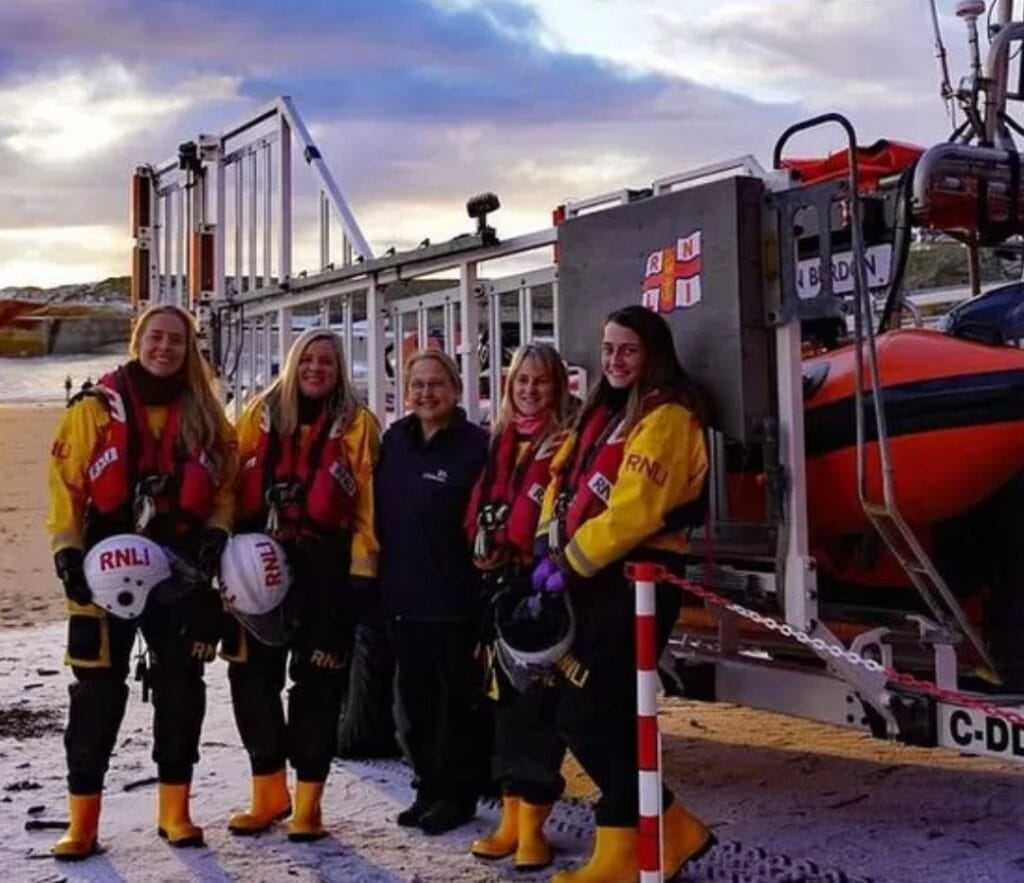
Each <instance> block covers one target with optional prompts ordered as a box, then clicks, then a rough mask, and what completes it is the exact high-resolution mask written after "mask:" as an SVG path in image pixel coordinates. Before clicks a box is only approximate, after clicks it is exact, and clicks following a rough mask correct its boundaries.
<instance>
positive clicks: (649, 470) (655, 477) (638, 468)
mask: <svg viewBox="0 0 1024 883" xmlns="http://www.w3.org/2000/svg"><path fill="white" fill-rule="evenodd" d="M626 471H627V472H636V473H638V474H639V475H646V476H647V477H648V478H649V479H650V480H651V481H653V482H654V483H655V484H656V485H657V486H658V487H664V486H665V482H666V481H668V470H667V469H666V468H665V467H664V466H662V465H661V463H659V462H658V461H657V460H655V459H654V458H653V457H646V456H644V455H643V454H630V455H629V456H628V457H626Z"/></svg>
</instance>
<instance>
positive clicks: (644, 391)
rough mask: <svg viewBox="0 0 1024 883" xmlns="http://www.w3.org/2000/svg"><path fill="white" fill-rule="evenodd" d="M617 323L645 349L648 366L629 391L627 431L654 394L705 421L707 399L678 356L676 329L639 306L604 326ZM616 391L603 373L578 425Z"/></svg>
mask: <svg viewBox="0 0 1024 883" xmlns="http://www.w3.org/2000/svg"><path fill="white" fill-rule="evenodd" d="M611 323H614V324H616V325H620V326H622V327H623V328H628V329H629V330H630V331H632V332H633V333H634V334H635V335H636V336H637V337H639V338H640V342H641V343H642V344H643V347H644V367H643V370H642V371H641V372H640V377H639V379H638V380H637V382H636V383H635V384H633V387H632V388H631V389H630V390H629V397H628V399H627V400H626V413H625V424H626V430H627V431H628V430H630V429H632V428H633V426H635V425H636V423H637V421H638V420H639V419H640V417H641V414H642V411H643V402H644V399H645V398H646V397H647V396H648V395H650V394H651V393H654V392H661V393H671V394H672V395H674V396H675V397H677V398H678V400H679V401H680V402H681V403H682V404H683V405H684V406H685V407H686V408H688V409H689V410H690V411H692V412H693V414H694V415H695V416H696V417H697V419H698V420H700V422H701V423H703V422H704V418H705V407H704V399H703V396H702V395H701V393H700V390H699V389H698V388H697V385H696V384H695V383H694V382H693V380H692V378H691V377H690V375H689V374H687V373H686V371H685V369H684V368H683V366H682V364H681V363H680V362H679V356H678V355H677V354H676V346H675V341H674V340H673V338H672V329H671V328H669V326H668V322H666V321H665V320H664V319H663V318H662V317H661V316H660V315H659V314H658V313H655V312H653V311H652V310H649V309H647V307H642V306H639V305H637V304H634V305H631V306H628V307H623V308H622V309H620V310H615V311H614V312H612V313H609V314H608V316H606V317H605V320H604V322H603V323H601V327H602V328H604V327H605V326H606V325H609V324H611ZM611 391H612V387H611V384H610V383H608V379H607V378H606V377H605V376H604V374H603V373H602V375H601V378H600V379H599V380H598V381H597V383H595V384H594V386H593V387H592V388H591V390H590V394H589V395H588V396H587V400H586V402H585V403H584V405H583V408H582V410H581V411H580V413H579V416H578V417H577V419H576V425H577V426H579V425H580V424H581V423H582V421H583V418H584V417H585V416H586V415H587V414H589V413H590V411H591V410H593V409H594V408H595V407H597V406H598V405H600V404H603V403H604V402H606V401H608V399H609V397H610V394H611Z"/></svg>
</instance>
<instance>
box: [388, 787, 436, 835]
mask: <svg viewBox="0 0 1024 883" xmlns="http://www.w3.org/2000/svg"><path fill="white" fill-rule="evenodd" d="M433 805H434V797H433V796H432V795H429V794H424V793H423V792H422V791H418V792H416V799H415V800H414V801H413V802H412V805H411V806H409V807H407V808H406V809H403V810H402V811H401V812H400V813H399V814H398V818H397V819H396V821H397V822H398V824H399V825H401V826H402V827H403V828H418V827H419V825H420V822H421V821H422V820H423V817H424V816H425V815H426V814H427V811H428V810H429V809H430V808H431V807H432V806H433Z"/></svg>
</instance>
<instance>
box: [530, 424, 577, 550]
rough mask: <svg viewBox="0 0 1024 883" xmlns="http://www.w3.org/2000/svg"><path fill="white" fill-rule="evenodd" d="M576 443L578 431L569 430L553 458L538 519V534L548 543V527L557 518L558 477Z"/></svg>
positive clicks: (539, 537)
mask: <svg viewBox="0 0 1024 883" xmlns="http://www.w3.org/2000/svg"><path fill="white" fill-rule="evenodd" d="M575 444H576V433H575V432H569V433H567V434H566V436H565V440H564V441H563V442H562V444H561V446H560V447H559V448H558V450H557V451H556V452H555V456H554V457H552V458H551V477H550V479H549V481H548V486H547V487H546V488H545V489H544V499H543V500H541V504H540V517H539V518H538V519H537V533H536V536H537V538H538V539H540V540H541V541H542V543H543V544H545V545H546V539H547V533H548V529H549V528H550V527H551V522H552V521H553V520H554V518H555V487H556V486H557V485H558V481H557V478H558V476H560V475H561V474H562V470H563V469H565V463H566V460H568V459H569V456H570V455H571V454H572V449H573V445H575Z"/></svg>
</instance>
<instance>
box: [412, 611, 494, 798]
mask: <svg viewBox="0 0 1024 883" xmlns="http://www.w3.org/2000/svg"><path fill="white" fill-rule="evenodd" d="M478 635H479V626H478V624H477V622H476V621H475V620H464V621H463V620H457V621H447V620H446V621H415V620H414V621H410V620H405V619H398V620H396V622H395V650H396V657H397V670H396V676H395V720H396V723H397V725H398V736H399V741H400V742H401V743H402V747H403V748H404V749H405V751H406V753H407V755H408V757H409V760H410V762H411V763H412V767H413V771H414V773H415V775H416V788H417V797H418V798H423V800H424V801H425V802H434V801H437V800H445V801H447V802H449V803H452V804H454V805H455V806H457V807H460V808H473V807H475V806H476V802H477V799H478V798H479V797H480V794H481V790H482V788H483V783H484V780H485V779H486V771H487V764H488V761H489V758H490V751H491V739H490V738H489V733H488V715H487V714H486V712H485V710H484V708H483V703H484V702H485V701H486V700H485V699H484V697H483V693H482V691H481V690H480V688H479V685H480V667H479V665H478V663H477V661H476V659H475V657H474V649H475V647H476V644H477V639H478Z"/></svg>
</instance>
